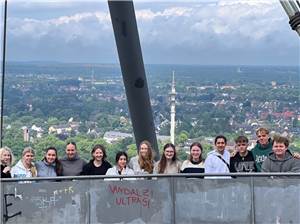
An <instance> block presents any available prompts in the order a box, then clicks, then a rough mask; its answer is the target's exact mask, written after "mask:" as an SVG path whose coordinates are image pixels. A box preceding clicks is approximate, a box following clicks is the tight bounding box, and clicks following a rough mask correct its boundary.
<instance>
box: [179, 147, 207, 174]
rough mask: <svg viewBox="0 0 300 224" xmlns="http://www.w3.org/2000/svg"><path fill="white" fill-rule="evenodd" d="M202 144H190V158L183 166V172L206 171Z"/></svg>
mask: <svg viewBox="0 0 300 224" xmlns="http://www.w3.org/2000/svg"><path fill="white" fill-rule="evenodd" d="M202 151H203V148H202V145H201V144H200V142H194V143H192V144H191V146H190V158H189V159H188V160H185V161H184V162H183V163H182V166H181V171H180V172H181V173H204V159H202Z"/></svg>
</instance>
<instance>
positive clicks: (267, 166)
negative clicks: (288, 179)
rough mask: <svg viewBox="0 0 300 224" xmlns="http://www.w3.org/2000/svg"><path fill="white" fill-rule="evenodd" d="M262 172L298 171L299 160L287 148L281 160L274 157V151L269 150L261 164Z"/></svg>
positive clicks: (299, 168)
mask: <svg viewBox="0 0 300 224" xmlns="http://www.w3.org/2000/svg"><path fill="white" fill-rule="evenodd" d="M261 171H262V172H292V173H298V172H300V160H299V159H295V158H294V157H293V156H292V154H291V152H290V151H289V150H287V151H286V152H285V156H284V159H283V160H279V159H277V158H276V157H275V154H274V152H271V153H270V154H269V156H268V158H267V159H266V160H265V161H264V162H263V164H262V169H261Z"/></svg>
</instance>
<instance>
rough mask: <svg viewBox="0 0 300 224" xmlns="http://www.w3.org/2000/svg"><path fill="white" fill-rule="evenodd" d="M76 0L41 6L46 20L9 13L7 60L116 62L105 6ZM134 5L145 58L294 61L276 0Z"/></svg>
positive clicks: (290, 35)
mask: <svg viewBox="0 0 300 224" xmlns="http://www.w3.org/2000/svg"><path fill="white" fill-rule="evenodd" d="M68 3H69V2H68V1H66V2H65V4H63V5H64V7H63V8H65V7H66V5H68ZM150 3H151V2H150ZM152 3H153V2H152ZM81 4H82V3H80V2H79V3H78V4H77V6H76V7H77V8H76V9H74V10H73V11H68V14H63V13H62V12H63V10H61V11H60V15H57V16H52V17H51V12H53V13H54V11H57V10H56V9H55V10H46V9H44V12H45V13H48V14H49V15H48V16H47V18H42V17H41V16H36V17H35V18H34V17H33V16H32V17H30V16H29V15H27V16H22V17H20V16H18V15H15V16H12V17H9V21H8V24H9V25H8V37H9V38H10V39H11V42H10V43H14V45H10V48H9V49H10V52H11V53H10V54H9V55H10V59H24V58H26V57H29V56H30V57H35V55H36V57H39V58H41V59H45V60H46V59H47V60H50V59H51V57H54V58H57V59H58V60H75V61H78V60H79V61H80V60H83V61H88V60H93V59H94V58H96V59H97V61H98V60H103V62H109V61H112V62H117V55H116V47H115V43H114V36H113V30H112V24H111V20H110V15H109V12H108V8H107V6H106V8H105V7H103V5H102V6H101V7H99V9H98V5H97V4H95V5H94V8H96V5H97V10H95V9H94V10H87V8H83V9H84V10H83V11H80V10H79V9H80V5H81ZM89 4H90V5H89V8H93V7H92V6H93V4H92V3H91V2H90V3H89ZM153 5H155V6H153ZM44 7H45V5H44ZM52 7H54V6H53V4H52ZM55 7H56V8H57V7H59V4H58V3H55ZM70 7H71V6H70ZM72 7H74V4H73V6H72ZM78 7H79V9H78ZM86 7H87V6H86ZM135 9H136V17H137V23H138V27H139V34H140V40H141V45H142V48H143V53H144V57H145V62H146V63H201V62H204V63H209V64H210V63H216V64H223V63H225V64H226V63H230V64H234V63H236V62H238V63H244V64H247V63H250V64H253V63H254V64H255V63H267V64H276V63H292V64H296V63H298V60H299V53H298V50H297V49H299V39H298V37H297V34H296V33H295V32H294V31H292V30H291V29H290V27H289V24H288V18H287V16H286V15H285V13H284V11H283V9H282V8H281V6H280V4H279V3H278V2H274V1H265V0H260V1H257V0H250V1H248V0H247V1H245V0H244V1H243V0H236V1H224V0H222V1H202V2H199V1H191V2H188V3H186V2H183V1H175V2H167V3H159V2H158V3H157V4H149V2H148V1H137V3H135ZM41 13H42V12H41ZM54 15H56V14H55V13H54ZM24 40H25V41H24ZM16 46H18V48H19V49H17V48H16ZM53 48H54V49H55V50H56V51H55V52H54V49H53ZM20 52H24V53H20ZM53 52H54V53H53ZM243 55H246V56H243ZM76 57H77V59H76Z"/></svg>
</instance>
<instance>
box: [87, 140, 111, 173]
mask: <svg viewBox="0 0 300 224" xmlns="http://www.w3.org/2000/svg"><path fill="white" fill-rule="evenodd" d="M91 154H92V157H93V159H92V160H91V161H90V162H89V163H88V164H86V165H85V166H84V167H83V170H82V172H81V175H105V174H106V171H107V170H108V169H109V168H111V167H112V166H111V164H110V163H109V162H107V161H106V160H105V159H106V150H105V147H104V146H103V145H95V146H94V148H93V149H92V152H91Z"/></svg>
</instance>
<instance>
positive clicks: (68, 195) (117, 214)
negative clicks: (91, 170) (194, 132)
mask: <svg viewBox="0 0 300 224" xmlns="http://www.w3.org/2000/svg"><path fill="white" fill-rule="evenodd" d="M173 183H174V184H173ZM252 186H254V188H252ZM1 187H2V189H1V190H2V201H3V206H2V215H3V218H2V220H3V221H5V218H6V222H7V223H16V224H19V223H20V224H24V223H32V224H34V223H38V224H41V223H66V224H69V223H72V224H77V223H124V224H125V223H130V224H131V223H132V224H133V223H138V224H140V223H300V214H299V211H300V194H299V192H300V180H299V179H293V178H288V179H287V178H285V179H279V178H277V179H271V178H268V177H259V178H254V181H253V185H252V183H251V181H250V178H236V179H231V180H230V179H209V180H204V179H192V178H174V179H173V180H172V179H171V178H163V179H153V180H146V179H139V180H133V181H129V180H123V181H111V180H110V181H108V180H100V179H98V180H96V179H94V180H77V181H59V182H57V181H50V182H49V181H42V182H40V183H15V182H3V183H1ZM252 193H253V194H252ZM252 203H253V204H252ZM252 207H254V209H252ZM5 215H6V217H5ZM13 215H15V216H13ZM12 216H13V217H12Z"/></svg>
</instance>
